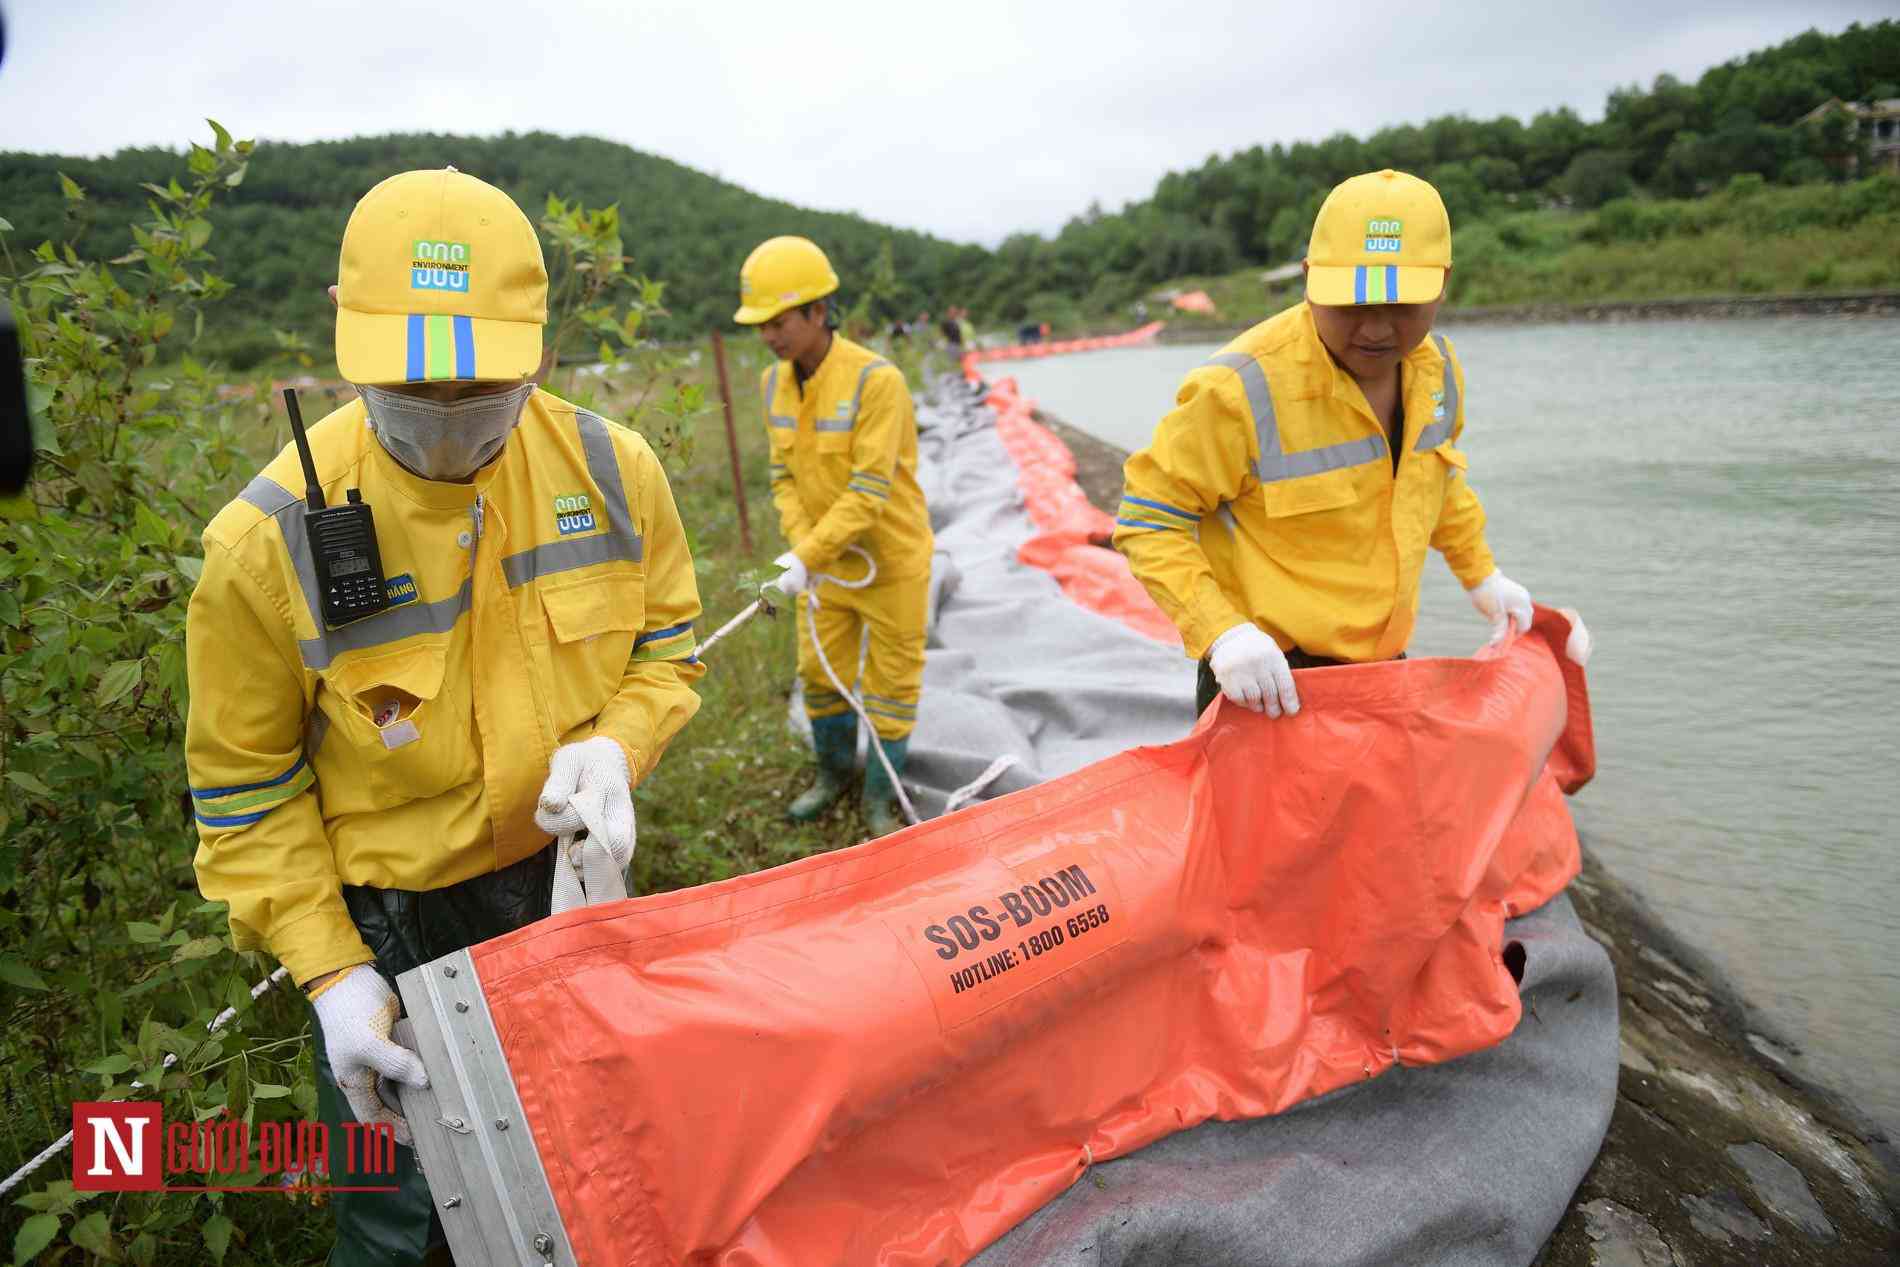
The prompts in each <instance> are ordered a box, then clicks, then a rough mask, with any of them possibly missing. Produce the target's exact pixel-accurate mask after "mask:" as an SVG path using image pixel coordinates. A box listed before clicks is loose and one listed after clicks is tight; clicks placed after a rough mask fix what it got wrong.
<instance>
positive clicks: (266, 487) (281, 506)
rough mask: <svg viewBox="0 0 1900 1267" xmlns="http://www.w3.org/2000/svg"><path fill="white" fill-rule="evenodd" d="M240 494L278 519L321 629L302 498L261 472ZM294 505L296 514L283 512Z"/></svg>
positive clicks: (305, 596) (313, 620)
mask: <svg viewBox="0 0 1900 1267" xmlns="http://www.w3.org/2000/svg"><path fill="white" fill-rule="evenodd" d="M238 497H239V499H240V500H242V501H247V502H249V503H250V504H251V505H253V506H255V507H257V508H258V509H259V510H261V511H263V512H264V513H265V514H267V515H269V516H271V517H272V518H273V519H275V520H276V521H277V531H278V533H279V534H280V535H281V536H282V537H283V539H284V549H285V550H287V551H289V552H290V564H291V566H292V567H293V568H295V569H296V572H297V588H299V589H301V590H302V591H303V599H304V602H305V603H307V604H308V605H309V607H310V623H311V624H312V625H313V626H315V627H316V628H318V629H322V628H323V612H322V611H321V610H320V609H319V608H318V607H317V569H316V565H315V564H314V563H312V562H311V561H310V534H309V532H308V531H307V530H306V528H305V525H304V520H303V498H301V497H299V496H297V495H296V494H295V493H293V492H291V491H290V490H289V489H287V488H285V487H284V486H283V485H282V484H279V483H278V482H277V481H276V480H273V479H267V478H265V477H264V476H262V475H259V476H258V477H257V478H255V479H253V480H252V481H251V482H250V483H249V484H246V485H245V486H244V491H243V492H241V493H239V494H238ZM293 508H294V509H295V510H296V513H295V514H289V515H287V514H285V513H284V512H285V511H287V510H291V509H293ZM327 662H328V661H326V663H327ZM304 663H305V664H306V665H310V659H309V657H308V656H306V657H305V658H304ZM310 667H312V668H316V667H320V666H317V665H310Z"/></svg>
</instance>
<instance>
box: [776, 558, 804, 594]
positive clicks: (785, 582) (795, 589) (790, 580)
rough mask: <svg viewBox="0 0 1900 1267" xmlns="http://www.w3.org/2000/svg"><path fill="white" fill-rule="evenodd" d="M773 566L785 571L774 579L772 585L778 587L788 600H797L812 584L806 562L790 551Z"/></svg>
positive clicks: (777, 559)
mask: <svg viewBox="0 0 1900 1267" xmlns="http://www.w3.org/2000/svg"><path fill="white" fill-rule="evenodd" d="M772 565H773V566H774V567H782V568H784V569H785V571H784V572H783V573H782V574H780V575H779V576H776V577H774V578H772V580H771V582H770V584H773V585H776V586H778V587H779V591H780V592H781V593H783V594H784V595H785V597H787V598H797V597H798V596H799V595H800V594H803V593H804V592H805V589H806V587H807V586H808V585H810V583H811V575H810V573H808V572H807V571H806V570H805V563H804V560H802V559H800V558H799V557H798V555H797V554H795V553H793V552H792V551H790V550H787V551H786V552H785V553H784V554H781V555H779V556H778V558H776V559H773V560H772Z"/></svg>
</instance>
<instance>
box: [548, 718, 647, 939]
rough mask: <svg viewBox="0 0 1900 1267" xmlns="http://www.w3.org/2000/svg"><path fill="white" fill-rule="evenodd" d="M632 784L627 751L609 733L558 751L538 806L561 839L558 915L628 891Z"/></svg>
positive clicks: (555, 904)
mask: <svg viewBox="0 0 1900 1267" xmlns="http://www.w3.org/2000/svg"><path fill="white" fill-rule="evenodd" d="M629 783H630V780H629V778H628V774H627V757H626V754H625V753H624V752H622V751H621V748H620V745H619V744H617V743H615V742H614V741H613V740H611V739H609V738H608V737H607V736H605V735H595V736H594V737H593V738H592V739H583V740H581V741H580V742H579V743H571V744H564V745H563V746H561V747H559V748H556V749H555V750H554V759H553V760H551V761H549V762H548V781H547V782H546V783H545V784H543V785H542V787H541V798H540V801H539V803H538V804H536V806H535V809H534V822H535V826H537V827H539V828H540V829H541V830H542V831H544V832H547V833H548V834H549V835H551V836H553V837H554V838H555V846H554V852H555V859H554V901H553V905H552V913H553V914H556V915H558V914H560V913H561V912H562V911H567V910H572V909H573V908H575V907H577V906H593V905H595V904H597V903H600V902H617V901H619V900H621V899H622V898H624V897H626V896H627V878H626V871H627V864H628V863H629V862H631V861H633V789H632V787H631V786H629ZM582 833H585V835H584V836H583V835H582Z"/></svg>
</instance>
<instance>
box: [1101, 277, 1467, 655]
mask: <svg viewBox="0 0 1900 1267" xmlns="http://www.w3.org/2000/svg"><path fill="white" fill-rule="evenodd" d="M1400 382H1401V391H1402V393H1403V396H1402V399H1403V402H1404V410H1405V436H1404V441H1403V455H1402V457H1401V460H1400V462H1399V469H1398V474H1397V476H1396V477H1395V476H1394V475H1393V471H1392V452H1391V449H1390V447H1389V446H1388V444H1387V441H1386V434H1385V428H1384V427H1383V426H1382V425H1381V424H1380V423H1379V421H1378V419H1377V417H1376V416H1375V415H1374V414H1373V412H1372V407H1371V406H1370V405H1368V404H1367V403H1366V398H1365V394H1364V393H1363V392H1362V391H1360V389H1359V384H1358V383H1357V382H1355V381H1354V379H1353V378H1352V376H1351V375H1350V374H1348V373H1346V371H1345V370H1343V369H1341V368H1340V367H1339V366H1337V365H1336V364H1334V362H1333V359H1332V357H1331V356H1330V355H1329V354H1328V353H1327V351H1326V348H1325V345H1324V344H1322V343H1321V342H1320V339H1319V334H1318V332H1317V331H1316V330H1315V329H1314V328H1313V319H1312V316H1311V314H1310V313H1309V312H1308V310H1307V307H1306V305H1305V304H1299V305H1297V306H1296V307H1293V308H1289V309H1288V310H1287V311H1285V312H1283V313H1281V314H1279V315H1278V316H1276V317H1273V318H1271V319H1269V320H1267V321H1263V322H1262V323H1260V324H1259V325H1257V326H1255V327H1254V328H1253V329H1251V330H1249V331H1247V332H1246V333H1245V334H1242V335H1241V336H1240V337H1239V338H1237V339H1235V340H1234V341H1233V342H1232V343H1229V344H1228V345H1227V346H1226V347H1225V348H1223V349H1221V352H1220V354H1219V355H1217V356H1215V357H1214V358H1213V359H1211V360H1210V361H1208V363H1207V364H1205V365H1203V366H1201V367H1200V368H1198V369H1196V370H1193V371H1192V372H1190V373H1189V374H1188V376H1187V378H1186V379H1185V380H1184V381H1183V382H1182V384H1181V388H1180V391H1179V392H1177V393H1176V395H1175V407H1174V409H1173V410H1172V411H1171V412H1170V413H1169V414H1168V415H1167V416H1166V417H1165V418H1163V419H1162V420H1161V424H1160V425H1159V426H1158V427H1156V428H1155V435H1154V440H1153V442H1152V443H1150V444H1149V446H1148V447H1147V448H1145V449H1143V450H1141V451H1140V452H1139V453H1136V454H1135V455H1134V456H1132V457H1130V458H1129V459H1128V464H1127V467H1126V469H1125V471H1124V482H1125V490H1124V494H1123V498H1122V503H1121V506H1120V508H1119V510H1118V511H1117V513H1116V528H1115V545H1116V547H1117V548H1119V549H1120V550H1121V551H1122V552H1123V553H1124V554H1126V555H1127V556H1128V561H1129V564H1130V565H1131V567H1132V568H1133V569H1134V573H1135V575H1136V576H1137V577H1139V578H1141V582H1142V584H1143V585H1145V586H1146V587H1147V589H1148V592H1149V593H1150V594H1152V595H1153V596H1154V599H1155V602H1157V603H1158V604H1160V606H1161V609H1162V610H1163V611H1165V612H1166V613H1167V614H1168V616H1169V617H1170V618H1171V619H1172V620H1173V621H1174V623H1175V624H1176V625H1177V626H1179V627H1180V630H1181V636H1182V641H1183V643H1184V645H1185V647H1186V649H1187V653H1188V655H1189V656H1191V657H1195V658H1198V657H1200V656H1202V655H1205V654H1206V653H1207V648H1208V644H1210V643H1211V642H1213V641H1214V639H1215V638H1216V637H1218V636H1219V635H1220V634H1221V633H1222V632H1224V631H1225V630H1227V629H1228V628H1230V627H1232V626H1234V625H1237V624H1240V623H1241V622H1242V621H1252V622H1253V623H1254V624H1256V625H1258V626H1259V627H1260V628H1261V629H1263V630H1265V631H1266V632H1267V633H1269V634H1271V635H1272V636H1273V638H1274V640H1275V641H1276V642H1277V643H1279V645H1280V647H1281V648H1282V649H1283V650H1284V649H1288V648H1291V647H1296V646H1297V647H1299V648H1300V649H1301V650H1303V651H1306V652H1307V653H1309V654H1311V655H1318V656H1329V657H1332V658H1335V659H1341V660H1356V661H1366V660H1389V659H1391V658H1392V657H1394V656H1396V655H1397V654H1399V653H1400V652H1401V651H1403V650H1405V646H1406V643H1407V642H1409V641H1410V640H1411V636H1412V627H1413V624H1414V623H1415V621H1416V619H1417V616H1418V582H1419V575H1420V573H1421V572H1422V571H1423V569H1424V564H1425V547H1426V545H1427V544H1430V545H1431V546H1432V547H1433V548H1434V549H1437V550H1439V551H1441V552H1442V553H1443V554H1444V555H1445V559H1446V562H1448V563H1449V564H1450V565H1451V569H1452V571H1453V572H1455V573H1456V574H1457V576H1458V579H1459V580H1460V581H1463V582H1464V583H1465V585H1466V586H1467V587H1469V586H1472V585H1476V584H1477V583H1478V582H1479V581H1481V580H1483V579H1484V578H1485V577H1486V576H1487V575H1489V574H1490V572H1491V571H1492V569H1493V568H1494V567H1495V566H1496V565H1495V564H1494V563H1493V561H1492V558H1491V551H1490V549H1489V548H1488V547H1487V546H1486V545H1485V540H1484V507H1483V506H1482V505H1480V504H1479V502H1478V496H1477V494H1476V493H1474V492H1473V491H1472V490H1471V486H1470V485H1469V484H1468V483H1467V482H1466V481H1465V478H1464V475H1465V455H1464V454H1463V453H1462V452H1460V451H1459V450H1458V449H1456V448H1454V447H1452V442H1453V441H1455V440H1457V439H1458V438H1459V436H1460V435H1461V434H1462V433H1463V431H1464V425H1465V419H1464V407H1463V402H1464V395H1465V393H1464V371H1463V369H1462V368H1461V367H1460V366H1459V364H1458V358H1457V356H1456V354H1455V353H1454V352H1453V351H1452V347H1451V343H1450V341H1449V340H1447V339H1446V338H1444V337H1443V336H1442V335H1436V334H1434V335H1432V336H1431V337H1429V338H1427V339H1425V340H1424V341H1423V342H1421V343H1420V344H1419V345H1418V346H1417V347H1416V348H1414V349H1413V350H1412V351H1411V352H1410V353H1409V354H1408V355H1407V356H1406V357H1405V359H1404V361H1403V362H1402V364H1401V366H1400Z"/></svg>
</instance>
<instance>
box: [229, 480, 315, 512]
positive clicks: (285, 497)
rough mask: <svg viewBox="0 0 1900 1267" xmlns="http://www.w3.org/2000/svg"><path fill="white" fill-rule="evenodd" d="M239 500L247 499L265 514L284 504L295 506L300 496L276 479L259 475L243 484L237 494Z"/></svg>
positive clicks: (275, 510) (280, 507)
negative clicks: (242, 488) (242, 487)
mask: <svg viewBox="0 0 1900 1267" xmlns="http://www.w3.org/2000/svg"><path fill="white" fill-rule="evenodd" d="M238 499H239V500H240V501H247V502H249V503H250V504H251V505H253V506H255V507H257V508H258V509H259V510H261V511H263V512H264V513H265V514H267V515H274V514H276V513H277V512H278V511H280V510H282V509H284V508H285V507H286V506H295V505H296V504H297V503H298V502H300V501H302V500H303V499H302V498H301V497H298V496H297V494H295V493H293V492H291V491H290V490H289V489H287V488H285V487H284V486H283V485H282V484H279V483H278V482H277V481H276V480H274V479H270V478H269V477H267V476H263V475H259V476H257V477H256V478H255V479H253V480H252V481H251V482H250V483H248V484H246V485H245V486H244V491H243V492H241V493H239V494H238Z"/></svg>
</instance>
